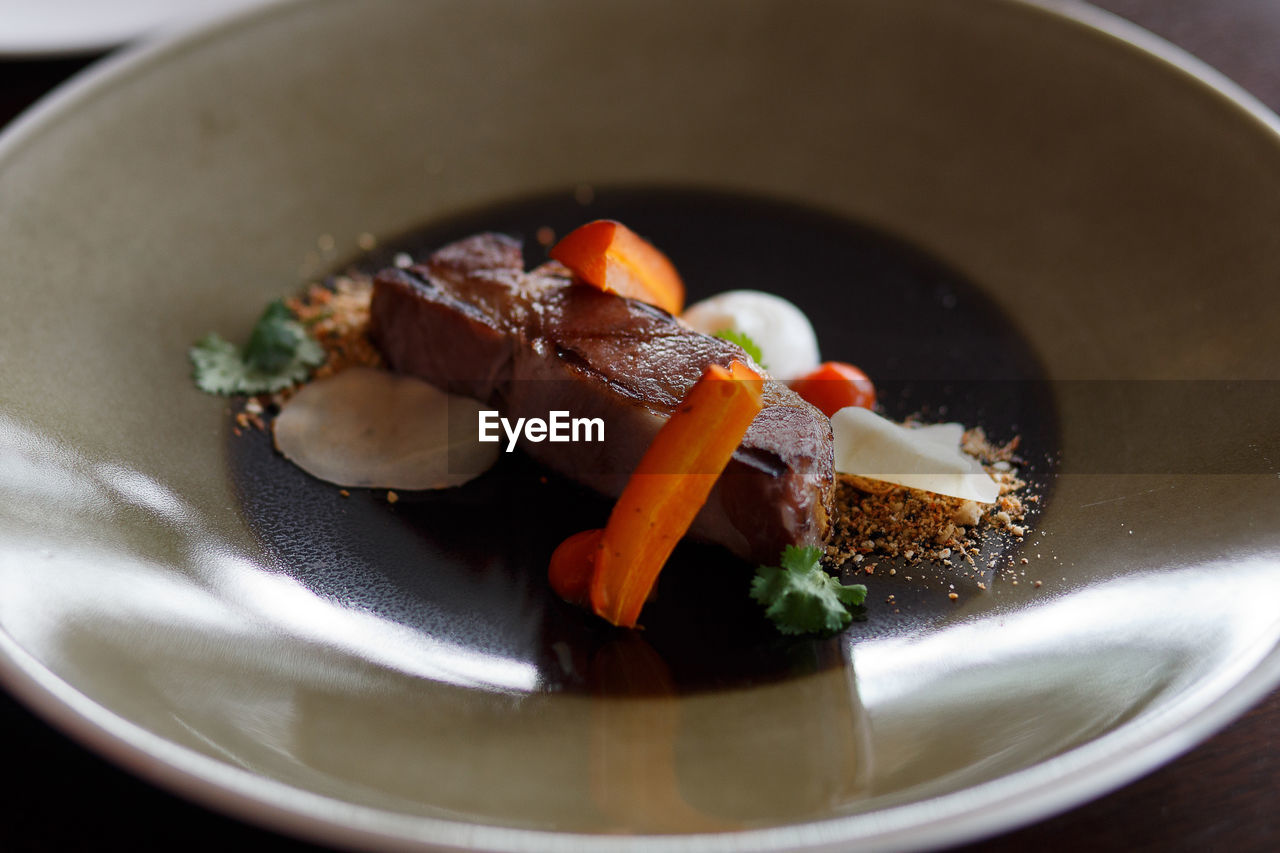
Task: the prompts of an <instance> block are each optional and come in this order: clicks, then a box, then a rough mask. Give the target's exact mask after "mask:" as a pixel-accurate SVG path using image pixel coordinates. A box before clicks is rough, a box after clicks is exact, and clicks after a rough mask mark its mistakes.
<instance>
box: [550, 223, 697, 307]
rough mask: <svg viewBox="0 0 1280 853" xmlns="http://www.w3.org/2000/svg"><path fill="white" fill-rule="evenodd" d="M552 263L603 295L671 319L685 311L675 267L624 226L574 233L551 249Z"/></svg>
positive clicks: (598, 226)
mask: <svg viewBox="0 0 1280 853" xmlns="http://www.w3.org/2000/svg"><path fill="white" fill-rule="evenodd" d="M551 257H552V258H554V259H555V260H557V261H559V262H560V263H562V264H564V265H565V266H566V267H568V268H569V269H570V270H572V271H573V273H574V274H575V275H576V276H577V277H578V278H579V279H581V280H582V281H583V282H585V283H587V284H590V285H592V286H594V287H598V288H599V289H601V290H603V291H606V292H610V293H617V294H619V295H620V296H627V297H630V298H632V299H638V300H640V301H641V302H648V303H649V304H650V305H656V306H658V307H659V308H662V309H663V310H665V311H668V312H670V313H671V314H679V313H680V311H681V310H682V309H683V308H684V283H683V282H682V281H681V280H680V275H679V274H678V273H677V272H676V268H675V267H674V266H672V264H671V261H669V260H667V256H666V255H664V254H662V252H660V251H658V250H657V249H656V248H654V246H653V244H652V243H649V242H648V241H646V240H645V239H644V238H643V237H641V236H640V235H638V234H636V232H634V231H632V230H631V229H630V228H628V227H627V226H625V225H623V224H622V223H621V222H615V221H613V220H612V219H597V220H596V221H595V222H588V223H587V224H586V225H583V226H581V227H579V228H575V229H574V230H573V231H570V232H569V233H568V234H566V235H565V237H564V239H562V240H561V241H560V242H559V243H556V245H555V246H554V247H552V249H551Z"/></svg>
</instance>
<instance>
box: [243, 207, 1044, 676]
mask: <svg viewBox="0 0 1280 853" xmlns="http://www.w3.org/2000/svg"><path fill="white" fill-rule="evenodd" d="M599 218H611V219H618V220H620V221H622V222H625V223H627V224H628V225H629V226H630V227H632V228H633V229H634V230H636V231H637V232H639V233H640V234H642V235H644V236H646V237H647V238H649V239H650V240H652V242H654V243H655V244H656V245H658V246H659V247H661V248H662V249H663V250H664V251H665V252H666V253H667V254H668V256H669V257H670V258H671V259H672V261H673V262H674V263H675V264H676V266H677V268H678V269H679V270H680V272H681V275H682V276H683V278H684V280H685V284H686V286H687V288H688V301H689V302H690V303H692V302H693V301H696V300H698V299H702V298H704V297H707V296H710V295H712V294H714V293H718V292H721V291H725V290H734V289H743V288H751V289H759V290H765V291H770V292H774V293H777V294H780V295H782V296H785V297H786V298H788V299H790V300H791V301H793V302H795V303H796V304H797V305H798V306H799V307H800V308H801V309H802V310H803V311H804V312H805V313H806V314H807V315H808V316H809V318H810V320H811V321H812V322H813V324H814V327H815V329H816V330H817V333H818V340H819V343H820V346H821V348H822V356H823V358H824V359H829V360H840V361H849V362H852V363H854V364H857V365H859V366H860V367H861V368H863V370H865V371H866V373H867V374H868V375H869V376H871V378H872V379H873V380H874V381H875V382H876V385H877V388H878V391H879V394H880V401H881V404H882V406H883V409H884V411H885V413H886V414H887V415H888V416H890V417H893V418H898V419H901V418H904V417H906V416H908V415H912V414H921V415H922V416H923V417H924V418H925V419H926V420H957V421H960V422H961V423H964V424H966V425H968V426H975V425H982V426H984V427H985V428H986V429H987V432H988V434H989V435H990V436H991V437H992V438H993V439H996V440H1007V439H1009V438H1012V437H1013V436H1014V435H1015V434H1019V435H1021V436H1022V445H1021V447H1022V456H1023V457H1024V458H1025V459H1027V460H1029V461H1030V462H1031V463H1032V465H1031V468H1030V473H1031V475H1032V478H1033V481H1035V482H1036V483H1037V484H1038V487H1039V488H1040V490H1041V491H1043V488H1044V486H1045V484H1046V482H1047V477H1048V474H1049V470H1048V469H1049V467H1050V466H1049V463H1048V462H1047V460H1048V459H1050V458H1051V456H1052V453H1053V450H1054V442H1055V439H1054V436H1055V432H1056V429H1055V423H1054V416H1053V407H1052V405H1051V402H1050V401H1049V400H1048V399H1047V392H1046V391H1045V384H1044V383H1043V382H1042V381H1040V380H1042V379H1043V378H1044V377H1043V372H1042V369H1041V367H1040V364H1039V362H1038V360H1037V359H1036V357H1035V355H1034V353H1033V351H1032V349H1031V347H1030V345H1029V344H1028V343H1027V342H1026V341H1025V340H1023V339H1022V337H1021V336H1020V335H1019V333H1018V331H1017V330H1016V329H1015V328H1013V326H1012V325H1011V323H1010V321H1009V320H1008V318H1006V317H1005V316H1004V315H1003V314H1002V313H1001V312H1000V311H999V310H998V308H997V307H996V306H995V305H994V304H993V303H992V302H991V301H990V300H989V299H987V298H986V297H985V296H984V295H983V294H982V293H981V292H980V291H979V290H978V289H977V288H976V287H975V286H974V285H972V284H971V283H969V282H967V281H965V280H964V279H963V278H962V277H960V276H959V275H957V274H956V273H955V272H954V271H952V270H949V269H948V268H946V267H945V266H944V265H942V264H940V263H939V262H937V261H936V260H933V259H931V258H930V257H928V256H927V255H925V254H923V253H921V252H920V251H918V250H915V249H913V248H911V247H909V246H907V245H905V244H904V243H902V242H900V241H897V240H895V239H893V238H890V237H887V236H886V235H884V234H881V233H878V232H876V231H874V230H871V229H869V228H867V227H865V226H861V225H858V224H856V223H852V222H849V221H847V220H845V219H842V218H838V217H835V216H831V215H827V214H823V213H820V212H816V211H813V210H811V209H808V208H802V207H797V206H794V205H789V204H785V203H780V202H776V201H768V200H762V199H756V198H746V197H741V196H735V195H727V194H720V193H711V192H706V191H692V190H685V189H661V190H657V189H647V190H598V191H596V192H595V193H594V195H593V198H592V200H590V201H589V202H587V203H583V202H582V201H581V200H578V199H575V198H574V196H573V195H572V194H570V193H563V194H556V195H550V196H544V197H538V198H534V199H528V200H522V201H517V202H513V203H509V204H502V205H497V206H494V207H491V208H487V209H484V210H481V211H475V212H471V213H467V214H465V215H461V216H457V217H454V218H451V219H450V220H448V221H446V222H441V223H436V224H432V225H429V226H427V227H425V228H423V229H421V230H420V231H418V232H415V233H414V234H412V235H410V236H408V237H405V238H403V239H400V240H397V241H393V242H390V243H388V244H387V245H385V246H383V247H380V248H379V249H378V250H376V251H375V252H373V253H371V254H370V255H368V256H366V257H364V258H361V259H359V260H358V261H356V264H355V265H356V266H357V267H360V268H362V269H367V270H376V269H378V268H381V267H383V266H386V265H388V264H390V263H391V260H392V258H393V257H394V256H395V254H396V253H398V252H409V253H410V254H411V255H413V257H415V258H422V257H425V256H426V255H427V254H428V253H429V252H430V251H431V250H432V249H433V248H436V247H439V246H441V245H443V244H445V243H448V242H450V241H452V240H455V239H458V238H461V237H464V236H467V235H469V234H473V233H476V232H478V231H486V230H487V231H501V232H505V233H508V234H512V235H514V236H517V237H520V238H522V239H523V240H524V243H525V261H526V265H527V266H528V267H533V266H536V265H537V264H539V263H541V262H542V261H544V260H546V247H545V246H543V245H541V244H539V242H538V241H537V240H536V239H535V235H536V234H537V233H538V229H540V228H550V229H552V230H553V231H554V233H555V234H556V235H563V234H565V233H567V232H568V231H569V230H572V229H573V228H574V227H576V226H577V225H580V224H582V223H583V222H586V221H589V220H592V219H599ZM229 448H230V453H229V457H230V461H231V472H232V477H233V480H234V483H235V486H236V490H237V493H238V494H239V495H240V497H241V500H242V509H243V513H244V516H245V518H246V519H247V521H248V522H249V525H250V527H251V528H252V529H253V531H254V532H255V534H256V535H257V536H258V537H259V539H260V540H261V542H262V543H263V545H264V546H265V547H266V548H267V549H268V550H269V552H270V553H271V554H272V555H273V556H274V557H275V558H276V560H277V561H278V564H279V565H281V566H282V567H283V568H284V570H285V571H286V572H288V573H289V574H290V575H291V576H292V577H294V578H296V579H297V580H299V581H300V582H302V583H304V584H305V585H307V586H308V587H309V588H310V589H312V590H313V591H315V592H316V593H317V594H320V595H324V596H326V597H330V598H332V599H335V600H337V601H340V602H341V603H343V604H344V605H346V606H349V607H352V608H357V609H361V610H365V611H368V612H371V613H374V614H376V615H377V616H379V617H380V618H383V619H387V620H392V621H394V622H397V623H400V624H402V625H404V626H407V627H410V628H412V629H414V630H416V631H421V632H425V633H426V634H428V635H430V636H431V637H432V638H434V639H436V640H439V641H440V642H443V643H446V644H449V645H451V646H453V647H456V648H458V649H459V651H460V652H462V654H460V655H459V660H460V667H462V669H463V670H465V669H466V666H467V664H466V663H464V661H479V662H481V663H478V664H477V665H476V667H475V671H474V672H473V673H472V674H471V676H469V677H466V680H467V681H468V683H475V684H478V685H485V684H489V683H490V682H489V679H487V678H486V675H485V672H484V670H485V668H486V665H485V664H484V663H483V662H484V661H490V662H497V663H499V664H500V663H501V662H502V661H512V662H518V663H520V664H522V665H525V666H532V667H533V668H534V669H535V670H536V672H537V674H538V675H537V686H536V689H538V690H547V691H554V690H590V691H595V692H608V693H615V692H621V693H666V692H671V691H688V690H704V689H716V688H722V687H730V686H743V685H746V684H751V683H757V682H760V681H765V680H771V679H776V678H781V677H788V676H791V675H796V674H802V673H806V672H812V671H815V670H817V669H820V668H825V667H828V666H834V665H840V664H841V662H842V660H843V649H844V648H845V646H846V643H845V642H842V638H826V639H804V640H794V639H783V638H781V637H779V636H778V635H777V634H776V632H775V631H774V630H773V628H772V626H770V625H769V624H768V623H767V622H766V621H765V620H764V618H763V617H762V615H761V611H760V608H759V606H758V605H756V604H755V603H753V602H752V601H750V600H749V598H748V596H747V588H748V584H749V583H750V579H751V577H752V569H753V567H752V566H750V565H748V564H745V563H742V562H741V561H738V560H736V559H735V558H733V557H731V556H729V555H727V554H726V553H723V552H721V551H720V550H719V549H717V548H713V547H709V546H703V545H696V544H685V545H682V546H681V547H680V548H679V549H678V550H677V551H676V553H675V555H674V556H673V558H672V560H671V562H670V563H669V564H668V566H667V567H666V569H665V570H664V572H663V575H662V577H661V579H660V582H659V585H658V590H657V597H656V598H655V600H654V601H652V602H650V604H649V605H648V606H647V607H646V610H645V612H644V615H643V618H642V623H643V625H644V630H643V631H641V632H624V631H619V630H616V629H613V628H610V627H609V626H607V625H605V624H603V623H602V622H601V621H600V620H598V619H596V618H595V617H594V616H591V615H589V614H587V613H585V612H582V611H580V610H578V609H576V608H574V607H571V606H569V605H566V604H564V603H563V602H561V601H560V600H559V599H558V598H557V597H556V596H555V595H554V594H553V593H552V592H551V591H550V589H549V588H548V586H547V583H546V566H547V560H548V558H549V557H550V555H551V552H552V551H553V550H554V548H555V546H556V545H557V544H558V543H559V542H560V541H562V540H563V539H564V538H565V537H566V536H568V535H570V534H572V533H575V532H577V531H579V530H584V529H588V528H592V527H600V526H602V525H603V523H604V521H605V520H606V519H607V517H608V513H609V509H610V503H609V502H608V501H607V500H605V499H604V498H601V497H599V496H597V495H595V494H593V493H590V492H587V491H585V490H584V489H581V488H579V487H577V486H575V485H574V484H572V483H568V482H565V481H563V480H561V479H560V478H557V477H555V476H554V475H550V474H548V473H547V472H545V471H542V470H540V469H539V468H538V467H537V466H536V465H534V464H533V463H532V462H530V461H529V460H527V459H526V458H524V457H523V456H521V455H520V454H519V453H518V452H517V453H513V454H510V455H508V454H503V457H502V459H501V460H500V461H499V464H498V465H497V466H496V467H495V468H494V469H493V470H491V471H490V472H488V473H486V474H485V475H483V476H482V477H480V478H478V479H477V480H475V481H473V482H471V483H469V484H468V485H466V486H463V487H461V488H458V489H451V490H447V491H442V492H434V493H420V494H401V495H400V501H399V502H397V503H396V504H394V505H391V504H388V503H387V501H386V499H385V493H383V492H367V491H360V490H353V493H352V494H351V496H350V497H349V498H343V497H342V496H340V494H339V491H338V488H337V487H336V486H332V485H330V484H327V483H322V482H320V481H317V480H315V479H313V478H311V477H310V476H309V475H307V474H305V473H304V472H302V471H301V470H299V469H297V468H295V467H294V466H293V465H292V464H290V463H289V462H287V461H285V460H284V459H283V458H282V457H280V456H278V455H277V454H276V453H275V452H274V450H273V449H272V447H271V442H270V439H269V437H268V436H266V435H262V434H259V433H246V434H245V435H241V436H232V437H230V439H229ZM1011 547H1012V546H1009V545H1007V544H1003V543H999V542H992V543H988V549H989V550H988V553H989V554H990V555H995V554H996V553H999V552H1000V551H1001V549H1003V550H1004V553H1005V554H1006V556H1007V555H1008V553H1009V549H1010V548H1011ZM880 565H881V566H882V567H883V570H881V571H879V572H878V573H877V574H875V575H871V576H866V575H863V574H861V573H859V574H858V576H857V577H856V578H855V577H854V576H853V575H852V574H847V575H846V577H845V578H844V580H845V582H847V583H854V582H859V583H866V584H867V586H868V590H869V596H868V608H867V616H868V618H867V620H866V621H864V622H855V623H854V625H853V626H852V627H851V628H850V629H849V632H848V633H849V634H851V635H852V636H854V637H855V638H856V637H861V636H876V635H884V634H887V633H895V632H900V631H903V630H910V629H915V628H921V627H926V626H928V625H930V624H934V623H936V622H937V621H938V620H940V619H943V618H946V616H947V614H948V613H950V612H952V611H953V610H954V608H955V605H954V604H953V602H951V601H950V600H949V599H948V597H947V594H946V590H947V588H948V584H949V582H950V583H964V584H967V585H968V586H969V587H972V586H973V581H972V580H968V581H959V582H958V581H957V578H956V577H952V576H950V573H948V572H946V571H944V570H943V569H942V568H941V567H928V568H927V570H920V571H915V572H914V573H912V572H908V571H903V570H899V571H897V572H896V573H895V576H893V577H890V576H888V575H887V569H888V568H889V566H890V563H889V562H888V561H881V563H880ZM954 574H955V575H958V574H959V570H956V571H955V572H954ZM908 575H910V576H911V577H910V580H908V579H907V576H908ZM890 592H892V593H893V594H894V599H895V601H894V603H893V604H892V605H890V604H887V603H885V602H886V597H887V595H888V593H890Z"/></svg>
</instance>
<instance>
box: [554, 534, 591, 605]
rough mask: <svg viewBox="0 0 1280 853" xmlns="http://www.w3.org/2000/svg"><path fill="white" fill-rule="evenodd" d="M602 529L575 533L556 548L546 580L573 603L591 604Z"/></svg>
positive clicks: (557, 593) (559, 594)
mask: <svg viewBox="0 0 1280 853" xmlns="http://www.w3.org/2000/svg"><path fill="white" fill-rule="evenodd" d="M602 536H604V531H603V530H584V531H582V532H581V533H575V534H573V535H572V536H570V537H569V538H568V539H566V540H564V541H563V542H561V543H560V544H559V545H557V546H556V550H555V551H554V552H553V553H552V555H551V565H550V566H549V567H548V568H547V578H548V580H550V581H551V588H552V589H553V590H555V592H556V595H558V596H560V597H561V598H563V599H564V600H565V601H567V602H569V603H570V604H580V605H582V606H583V607H587V606H590V604H591V575H592V573H593V572H594V571H595V566H596V552H597V551H599V550H600V539H601V537H602Z"/></svg>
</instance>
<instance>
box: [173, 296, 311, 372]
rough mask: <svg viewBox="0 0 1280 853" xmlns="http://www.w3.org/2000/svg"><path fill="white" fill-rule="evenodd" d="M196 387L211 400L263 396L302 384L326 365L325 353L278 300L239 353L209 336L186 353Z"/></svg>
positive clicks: (259, 319) (218, 339) (228, 343)
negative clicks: (225, 396) (214, 396)
mask: <svg viewBox="0 0 1280 853" xmlns="http://www.w3.org/2000/svg"><path fill="white" fill-rule="evenodd" d="M188 355H189V356H190V358H191V364H192V365H193V366H194V367H195V371H194V377H195V381H196V386H197V387H199V388H200V390H201V391H207V392H209V393H210V394H263V393H270V392H273V391H281V390H283V389H285V388H288V387H289V386H291V385H296V384H297V383H299V382H302V381H304V380H305V379H306V378H307V376H308V374H310V372H311V368H312V367H315V366H317V365H319V364H320V363H322V362H323V361H324V348H323V347H321V346H320V344H319V343H318V342H317V341H316V340H315V339H314V338H312V337H310V336H309V335H308V334H307V332H306V329H304V328H303V326H302V324H301V323H299V322H298V321H297V320H296V319H295V318H294V316H293V313H292V312H291V311H289V309H288V308H287V307H285V304H284V303H283V302H281V301H280V300H278V299H277V300H276V301H275V302H272V303H271V304H270V305H268V306H267V308H266V310H265V311H263V312H262V316H261V317H259V318H258V322H257V323H256V324H255V325H254V327H253V332H252V334H250V336H249V344H248V346H246V347H245V348H244V352H243V353H242V352H241V351H240V349H239V348H238V347H237V346H236V345H235V344H233V343H231V342H230V341H228V340H226V339H225V338H223V337H222V336H221V335H219V334H217V333H216V332H210V333H209V334H207V335H205V336H204V337H203V338H201V339H200V340H198V341H196V343H195V346H193V347H191V349H190V350H189V351H188Z"/></svg>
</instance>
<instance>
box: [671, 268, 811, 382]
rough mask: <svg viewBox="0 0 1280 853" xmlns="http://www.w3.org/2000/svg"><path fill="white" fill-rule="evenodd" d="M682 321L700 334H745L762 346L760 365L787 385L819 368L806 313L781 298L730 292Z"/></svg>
mask: <svg viewBox="0 0 1280 853" xmlns="http://www.w3.org/2000/svg"><path fill="white" fill-rule="evenodd" d="M681 319H682V320H684V321H685V323H687V324H688V325H689V326H690V327H692V328H693V329H695V330H696V331H699V332H702V333H703V334H707V335H714V334H717V333H719V332H722V331H724V330H725V329H730V330H732V331H734V332H737V333H738V334H745V335H746V336H747V337H749V338H751V340H752V341H754V342H755V344H756V346H758V347H760V362H761V364H760V366H761V367H763V368H764V369H765V370H767V371H769V375H770V376H772V377H773V378H774V379H780V380H782V381H784V382H786V381H788V380H791V379H798V378H799V377H801V376H803V375H805V374H806V373H809V372H810V371H812V370H814V369H815V368H817V366H818V364H819V357H818V337H817V335H816V334H814V331H813V325H812V324H811V323H810V322H809V318H808V317H806V316H805V315H804V312H803V311H801V310H800V309H799V308H797V307H796V306H795V305H793V304H792V303H790V302H788V301H787V300H785V299H783V298H782V297H781V296H774V295H773V294H772V293H765V292H763V291H760V290H730V291H726V292H724V293H720V294H717V295H716V296H712V297H710V298H709V299H704V300H702V301H701V302H697V303H694V304H693V305H690V306H689V307H688V308H686V309H685V311H684V314H682V315H681Z"/></svg>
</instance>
